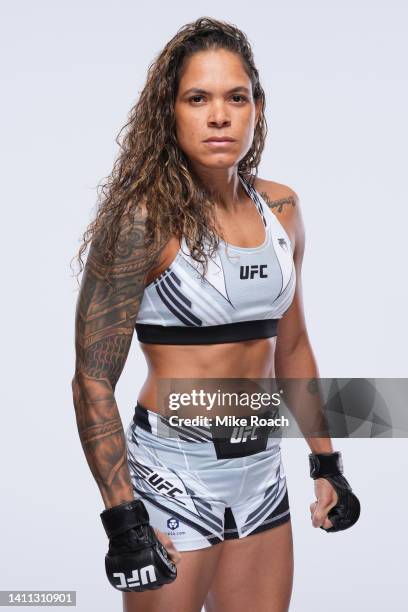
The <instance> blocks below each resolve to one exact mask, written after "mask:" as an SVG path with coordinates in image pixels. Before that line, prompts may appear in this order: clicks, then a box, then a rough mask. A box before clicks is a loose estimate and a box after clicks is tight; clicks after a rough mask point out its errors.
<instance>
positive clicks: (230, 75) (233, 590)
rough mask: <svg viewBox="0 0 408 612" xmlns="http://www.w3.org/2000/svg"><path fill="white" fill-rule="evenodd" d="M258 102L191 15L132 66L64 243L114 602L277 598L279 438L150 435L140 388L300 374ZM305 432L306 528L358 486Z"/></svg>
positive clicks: (289, 242) (287, 245)
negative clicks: (125, 112) (98, 173)
mask: <svg viewBox="0 0 408 612" xmlns="http://www.w3.org/2000/svg"><path fill="white" fill-rule="evenodd" d="M264 109H265V96H264V92H263V90H262V87H261V85H260V82H259V76H258V72H257V70H256V67H255V65H254V60H253V56H252V52H251V48H250V45H249V43H248V41H247V39H246V37H245V35H244V34H243V33H242V32H241V31H240V30H238V29H237V28H236V27H234V26H232V25H229V24H227V23H224V22H220V21H216V20H214V19H208V18H201V19H198V20H197V21H196V22H194V23H191V24H187V25H186V26H184V27H183V28H182V29H181V30H179V32H178V33H177V34H176V36H175V37H174V38H173V39H172V40H171V41H170V42H169V43H168V44H167V45H166V46H165V48H164V49H163V51H162V52H161V53H160V54H159V56H158V58H157V59H156V61H155V62H154V63H153V64H152V65H151V66H150V68H149V72H148V76H147V82H146V85H145V87H144V89H143V91H142V93H141V96H140V99H139V101H138V102H137V104H136V105H135V107H134V109H133V110H132V112H131V114H130V119H129V122H128V124H127V126H126V127H127V131H126V134H125V137H124V138H123V139H122V142H121V153H120V155H119V157H118V160H117V162H116V164H115V167H114V170H113V172H112V174H111V176H110V178H109V180H108V182H107V183H106V184H105V185H104V188H103V190H102V194H103V199H102V204H101V206H100V208H99V210H98V214H97V217H96V219H95V221H94V222H93V223H92V224H91V225H90V227H89V229H88V231H87V233H86V234H85V236H84V244H83V245H82V247H81V249H80V253H79V259H80V260H81V254H82V253H83V252H84V249H85V248H86V246H87V244H88V243H89V242H90V241H91V239H92V244H91V248H90V252H89V256H88V259H87V262H86V266H85V270H84V275H83V279H82V285H81V290H80V296H79V299H78V305H77V313H76V354H77V360H76V370H75V376H74V379H73V395H74V405H75V411H76V416H77V423H78V430H79V434H80V438H81V442H82V445H83V449H84V451H85V455H86V458H87V461H88V463H89V466H90V468H91V470H92V473H93V475H94V477H95V479H96V482H97V484H98V487H99V489H100V491H101V494H102V498H103V501H104V503H105V510H104V512H102V514H101V518H102V522H103V525H104V527H105V530H106V533H107V535H108V537H109V538H110V546H109V552H108V554H107V556H106V572H107V575H108V578H109V580H110V582H111V584H112V585H113V586H114V587H115V588H117V589H119V590H121V591H122V592H123V605H124V610H125V611H127V612H134V611H136V610H144V611H153V610H167V611H169V610H174V611H176V610H177V611H180V610H183V611H184V610H185V611H193V610H200V609H201V607H202V606H203V605H204V604H205V606H206V610H209V611H221V610H222V611H223V612H225V611H228V610H234V612H237V611H239V610H248V609H252V610H257V611H263V610H273V611H276V612H278V611H284V610H287V609H288V607H289V601H290V595H291V588H292V576H293V551H292V533H291V523H290V512H289V504H288V493H287V487H286V478H285V475H284V470H283V466H282V463H281V459H280V446H279V439H276V438H275V439H274V438H272V437H269V438H265V437H264V438H263V442H262V441H261V442H259V440H258V438H257V437H256V436H248V437H249V440H248V439H246V437H245V436H243V437H242V439H241V440H238V444H237V443H236V442H237V440H232V439H229V440H224V441H223V440H220V439H218V438H216V437H214V436H213V435H212V430H211V427H210V428H208V427H205V426H204V427H196V428H190V429H189V428H184V427H183V426H180V427H175V434H174V432H173V435H172V436H168V437H165V436H163V435H161V434H160V427H161V425H163V424H165V423H169V421H168V418H167V417H166V416H165V415H164V407H163V405H161V404H160V403H159V402H158V397H159V392H160V381H162V380H163V379H178V378H184V379H191V380H197V379H208V378H217V379H223V378H229V379H231V378H236V379H243V378H248V379H257V378H263V379H265V378H270V379H275V377H279V378H285V377H298V378H311V379H314V378H316V377H317V376H318V371H317V366H316V363H315V359H314V356H313V352H312V349H311V346H310V342H309V339H308V335H307V330H306V325H305V320H304V314H303V306H302V293H301V283H300V279H301V265H302V258H303V251H304V229H303V224H302V217H301V212H300V208H299V200H298V197H297V195H296V193H295V192H294V191H293V190H292V189H291V188H289V187H287V186H285V185H282V184H279V183H276V182H273V181H269V180H263V179H260V178H258V177H257V168H258V165H259V162H260V157H261V153H262V150H263V147H264V142H265V136H266V122H265V117H264ZM135 326H136V330H137V335H138V339H139V341H140V343H141V347H142V350H143V352H144V355H145V357H146V361H147V364H148V376H147V379H146V381H145V383H144V385H143V387H142V389H141V391H140V393H139V397H138V402H137V405H136V409H135V415H134V418H133V420H132V422H131V424H130V425H129V427H128V429H127V431H126V433H125V432H124V430H123V426H122V423H121V419H120V416H119V412H118V409H117V405H116V402H115V397H114V392H115V386H116V383H117V381H118V379H119V377H120V375H121V372H122V369H123V367H124V365H125V361H126V357H127V354H128V351H129V347H130V343H131V340H132V336H133V332H134V329H135ZM277 338H279V340H278V341H277ZM160 413H162V415H161V414H160ZM261 440H262V438H261ZM307 441H308V444H309V446H310V449H311V451H312V454H311V461H312V459H313V458H315V459H313V460H314V461H315V463H314V464H313V465H314V468H313V469H314V471H313V473H312V472H311V475H312V476H313V477H314V478H315V493H316V497H317V501H315V502H314V503H313V504H311V506H310V510H311V514H312V523H313V526H315V527H318V526H321V527H322V528H324V529H329V528H331V527H332V526H333V524H334V523H335V521H336V522H337V529H341V528H346V527H347V526H350V524H352V523H353V522H355V520H357V519H356V518H355V515H356V512H354V518H353V519H351V518H350V516H348V518H347V517H346V518H345V517H344V508H345V507H346V510H347V508H348V511H349V510H350V507H351V506H350V503H351V502H350V500H353V499H356V498H354V497H353V495H352V494H351V493H350V489H349V486H348V483H347V481H345V479H343V477H342V476H341V465H340V455H339V453H333V448H332V445H331V441H330V438H329V437H327V436H326V437H322V438H312V437H310V438H307ZM232 442H234V444H233V443H232ZM318 459H319V461H318ZM323 476H325V477H323ZM336 479H337V481H336ZM345 483H347V484H345ZM354 503H355V504H357V502H356V501H355V502H354ZM347 504H348V506H347ZM345 505H346V506H345ZM333 508H335V509H336V508H337V511H338V514H337V517H335V512H334V511H332V513H331V518H332V519H333V522H332V521H331V520H330V519H329V518H328V513H329V511H330V510H331V509H333ZM354 510H356V508H354ZM349 515H350V512H349ZM333 517H335V518H333ZM342 521H343V522H342ZM347 521H348V522H347ZM334 528H336V525H334V527H333V529H334ZM176 565H177V571H176ZM176 574H177V577H176ZM163 585H164V586H163Z"/></svg>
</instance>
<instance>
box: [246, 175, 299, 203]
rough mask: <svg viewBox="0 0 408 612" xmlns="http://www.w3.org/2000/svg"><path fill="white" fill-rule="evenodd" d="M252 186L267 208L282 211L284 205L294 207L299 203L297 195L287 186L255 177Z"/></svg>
mask: <svg viewBox="0 0 408 612" xmlns="http://www.w3.org/2000/svg"><path fill="white" fill-rule="evenodd" d="M254 186H255V189H256V190H257V191H258V192H259V193H260V194H261V196H262V197H263V198H264V200H265V201H266V203H267V204H268V206H269V207H273V208H279V207H280V208H282V210H283V208H284V207H285V204H288V205H290V206H292V207H295V206H296V205H298V203H299V196H298V194H297V193H296V191H295V190H294V189H292V187H289V185H285V184H283V183H278V182H276V181H270V180H266V179H262V178H258V177H257V178H256V180H255V185H254ZM265 196H266V197H265Z"/></svg>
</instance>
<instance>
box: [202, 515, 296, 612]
mask: <svg viewBox="0 0 408 612" xmlns="http://www.w3.org/2000/svg"><path fill="white" fill-rule="evenodd" d="M293 566H294V562H293V540H292V527H291V522H290V521H287V522H286V523H283V525H279V526H277V527H274V528H272V529H268V530H266V531H263V532H261V533H257V534H254V535H249V536H247V537H245V538H241V539H236V540H227V541H225V542H223V544H222V551H221V555H220V558H219V561H218V565H217V571H216V574H215V576H214V580H213V582H212V584H211V586H210V591H209V593H208V596H207V598H206V602H205V609H206V611H207V612H241V611H242V612H243V611H245V612H247V611H248V610H254V612H287V610H288V609H289V602H290V597H291V593H292V583H293Z"/></svg>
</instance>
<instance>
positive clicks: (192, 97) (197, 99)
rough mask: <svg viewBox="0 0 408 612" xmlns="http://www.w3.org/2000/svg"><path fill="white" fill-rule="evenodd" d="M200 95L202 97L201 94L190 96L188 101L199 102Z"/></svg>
mask: <svg viewBox="0 0 408 612" xmlns="http://www.w3.org/2000/svg"><path fill="white" fill-rule="evenodd" d="M202 97H203V96H191V98H190V101H193V102H200V99H201V98H202Z"/></svg>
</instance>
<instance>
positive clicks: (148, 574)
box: [113, 565, 157, 589]
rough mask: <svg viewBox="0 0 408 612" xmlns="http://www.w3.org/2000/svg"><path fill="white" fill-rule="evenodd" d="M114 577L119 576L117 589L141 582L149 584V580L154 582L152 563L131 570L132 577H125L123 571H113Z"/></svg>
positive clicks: (141, 583) (133, 585)
mask: <svg viewBox="0 0 408 612" xmlns="http://www.w3.org/2000/svg"><path fill="white" fill-rule="evenodd" d="M113 576H114V578H119V580H120V582H119V584H118V585H117V588H118V589H125V588H126V587H135V586H136V587H138V586H140V585H143V584H149V582H156V580H157V577H156V571H155V569H154V566H153V565H146V566H145V567H142V568H141V569H140V570H137V569H134V570H132V577H131V578H126V576H125V574H124V573H123V572H115V573H114V574H113Z"/></svg>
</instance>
